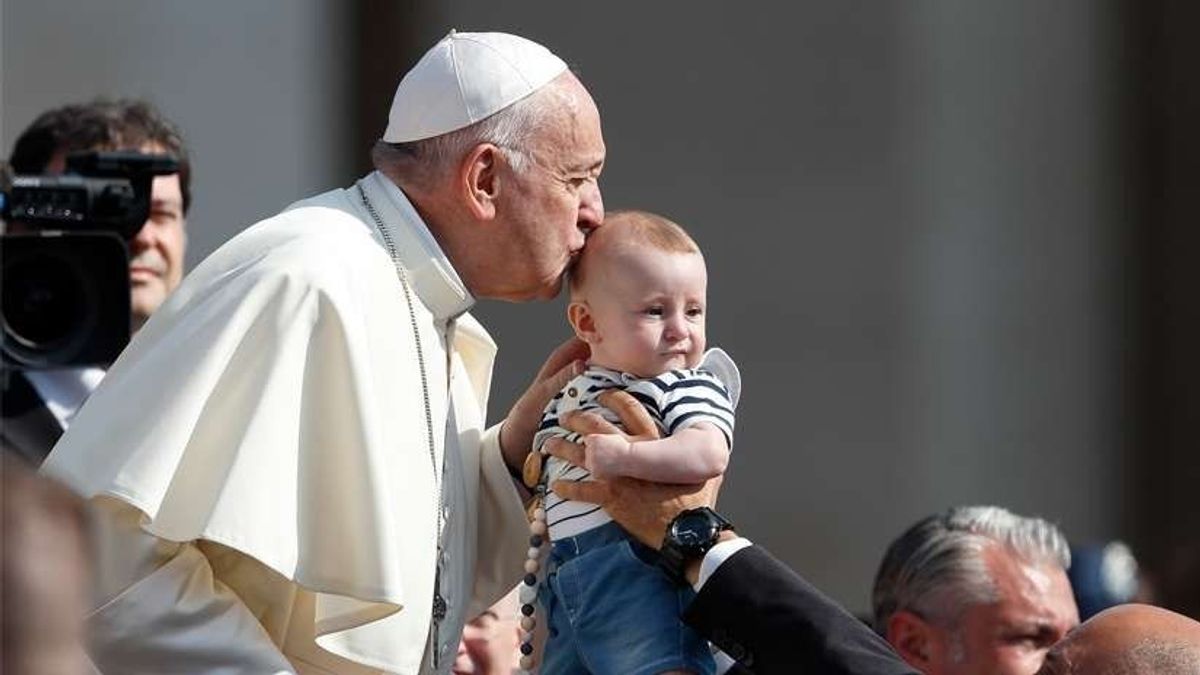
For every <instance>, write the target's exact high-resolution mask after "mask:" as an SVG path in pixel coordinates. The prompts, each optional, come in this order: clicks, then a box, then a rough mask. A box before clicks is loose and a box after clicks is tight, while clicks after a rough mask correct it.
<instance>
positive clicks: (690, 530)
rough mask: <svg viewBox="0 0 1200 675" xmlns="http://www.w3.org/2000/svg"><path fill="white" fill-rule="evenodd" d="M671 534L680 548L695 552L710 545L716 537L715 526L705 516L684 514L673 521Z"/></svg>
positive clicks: (701, 514) (702, 514)
mask: <svg viewBox="0 0 1200 675" xmlns="http://www.w3.org/2000/svg"><path fill="white" fill-rule="evenodd" d="M671 534H672V536H673V538H674V539H675V541H677V542H679V545H680V547H681V548H683V549H685V550H689V549H690V550H695V549H699V548H701V547H703V546H705V545H707V544H710V543H712V541H713V539H714V538H715V537H716V536H717V524H716V523H714V522H713V521H712V519H711V518H710V517H709V516H708V515H707V514H704V513H685V514H683V516H682V517H680V518H679V519H678V520H676V521H675V526H674V528H673V531H672V533H671Z"/></svg>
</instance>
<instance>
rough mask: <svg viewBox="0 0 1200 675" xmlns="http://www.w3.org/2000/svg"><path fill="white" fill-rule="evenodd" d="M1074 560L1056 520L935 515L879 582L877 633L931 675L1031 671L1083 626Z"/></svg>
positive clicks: (981, 511) (920, 525)
mask: <svg viewBox="0 0 1200 675" xmlns="http://www.w3.org/2000/svg"><path fill="white" fill-rule="evenodd" d="M1070 564H1071V554H1070V550H1069V548H1068V547H1067V542H1066V539H1065V538H1064V537H1063V535H1062V533H1061V532H1059V530H1058V528H1056V527H1055V526H1054V525H1052V524H1051V523H1048V522H1046V521H1045V520H1042V519H1040V518H1025V517H1022V516H1018V515H1016V514H1013V513H1011V512H1009V511H1007V510H1005V509H1002V508H1000V507H996V506H967V507H958V508H954V509H951V510H949V511H947V512H946V513H943V514H938V515H933V516H929V517H927V518H924V519H922V520H920V521H919V522H917V523H916V524H915V525H913V526H912V527H910V528H909V529H908V530H907V531H905V532H904V534H902V535H900V537H899V538H898V539H896V540H895V541H894V542H892V544H891V546H889V547H888V550H887V553H886V554H885V555H884V558H883V563H882V564H881V565H880V567H879V572H878V573H877V574H876V576H875V588H874V592H873V593H872V604H873V607H874V618H875V628H876V630H877V631H879V633H880V635H882V636H884V638H886V639H887V641H888V642H889V643H891V645H892V647H893V648H895V650H896V651H897V652H898V653H899V654H900V656H901V657H903V658H904V660H905V661H907V662H908V663H909V664H910V665H912V666H913V667H914V668H916V669H917V670H920V671H921V672H923V673H926V674H927V675H966V674H973V673H980V674H982V673H988V674H1004V675H1032V674H1033V673H1036V672H1037V671H1038V669H1039V668H1040V667H1041V665H1042V661H1043V660H1044V659H1045V657H1046V651H1047V650H1048V649H1050V647H1051V646H1052V645H1053V644H1054V643H1055V642H1058V641H1059V640H1060V639H1061V638H1062V637H1063V636H1064V635H1066V633H1067V631H1069V630H1071V628H1073V627H1074V626H1075V625H1077V624H1078V623H1079V613H1078V611H1077V610H1076V607H1075V598H1074V596H1073V595H1072V594H1071V585H1070V582H1069V581H1068V580H1067V575H1066V570H1067V568H1068V567H1069V566H1070Z"/></svg>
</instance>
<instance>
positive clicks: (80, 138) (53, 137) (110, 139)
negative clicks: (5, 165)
mask: <svg viewBox="0 0 1200 675" xmlns="http://www.w3.org/2000/svg"><path fill="white" fill-rule="evenodd" d="M146 145H157V146H159V147H160V148H162V152H163V153H165V154H167V155H169V156H170V157H171V158H173V159H175V160H176V161H178V162H179V187H180V190H181V191H182V192H183V211H184V213H187V210H188V207H189V206H191V203H192V192H191V175H192V166H191V163H190V162H189V161H188V153H187V148H186V147H184V144H183V136H182V135H180V133H179V128H178V127H176V126H175V125H174V124H173V123H172V122H171V121H170V120H168V119H167V118H166V117H164V116H163V114H162V113H160V112H159V111H158V110H157V109H156V108H155V107H154V106H152V105H150V104H149V103H147V102H146V101H141V100H136V99H116V100H110V99H103V98H101V99H96V100H95V101H92V102H90V103H73V104H70V105H64V106H62V107H60V108H54V109H53V110H47V111H46V112H44V113H42V114H41V115H38V117H37V119H35V120H34V121H33V123H32V124H30V125H29V127H28V128H26V129H25V131H24V132H22V133H21V136H20V137H19V138H17V142H16V143H15V144H14V145H13V151H12V156H11V157H10V158H9V164H11V165H12V170H13V172H14V173H18V174H39V173H42V172H43V171H45V170H46V166H47V165H48V164H49V163H50V160H51V159H53V158H54V156H55V155H56V154H58V153H63V154H71V153H75V152H86V151H89V150H140V149H142V148H143V147H145V146H146Z"/></svg>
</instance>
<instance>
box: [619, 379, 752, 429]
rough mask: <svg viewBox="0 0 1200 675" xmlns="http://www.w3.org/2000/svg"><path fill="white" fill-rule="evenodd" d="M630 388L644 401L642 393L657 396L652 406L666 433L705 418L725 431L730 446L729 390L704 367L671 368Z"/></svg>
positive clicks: (731, 420)
mask: <svg viewBox="0 0 1200 675" xmlns="http://www.w3.org/2000/svg"><path fill="white" fill-rule="evenodd" d="M634 389H636V390H637V392H636V393H634ZM630 392H631V393H634V396H635V397H636V398H638V400H641V401H643V403H645V402H646V401H645V399H644V398H643V397H645V398H651V397H653V398H654V399H656V400H655V406H654V407H655V408H657V410H656V412H657V413H658V415H657V416H658V417H659V419H660V420H661V421H662V425H663V428H664V429H665V430H666V433H667V434H674V433H675V432H676V431H678V430H679V429H685V428H687V427H690V426H692V425H694V424H699V423H700V422H708V423H709V424H712V425H713V426H715V427H717V428H718V429H720V430H721V433H723V434H724V435H725V442H726V443H727V444H728V446H729V447H730V448H732V447H733V426H734V415H733V402H732V401H731V400H730V398H729V390H728V389H726V388H725V385H724V384H723V383H722V382H721V380H720V379H718V378H717V377H716V376H715V375H713V374H712V373H709V372H708V371H706V370H672V371H670V372H668V373H663V374H662V375H659V376H658V377H654V378H651V379H648V380H643V381H641V382H638V383H637V384H636V385H634V386H633V387H631V388H630ZM638 394H641V395H640V396H639V395H638ZM647 407H648V408H649V407H651V406H649V405H647Z"/></svg>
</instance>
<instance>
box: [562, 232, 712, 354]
mask: <svg viewBox="0 0 1200 675" xmlns="http://www.w3.org/2000/svg"><path fill="white" fill-rule="evenodd" d="M605 253H606V259H605V260H604V261H603V264H602V265H598V266H596V267H595V268H594V272H595V273H594V274H592V275H591V276H590V277H589V279H588V280H587V286H588V288H586V289H584V293H585V295H586V301H587V304H588V306H589V308H590V310H591V315H592V318H593V321H594V325H595V337H594V339H592V340H589V342H590V343H591V348H592V362H593V363H595V364H598V365H601V366H606V367H608V368H612V369H614V370H620V371H623V372H627V373H632V374H634V375H638V376H639V377H653V376H655V375H659V374H661V373H665V372H667V371H669V370H674V369H676V368H691V367H694V366H696V365H697V364H698V363H699V362H700V358H701V357H702V356H703V354H704V346H705V340H704V317H705V295H706V292H707V286H708V274H707V272H706V271H705V268H704V257H703V256H701V255H700V254H699V253H666V252H663V251H659V250H655V249H653V248H650V247H646V246H639V247H624V248H623V249H622V250H619V251H613V252H611V255H608V253H609V252H607V251H606V252H605Z"/></svg>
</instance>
